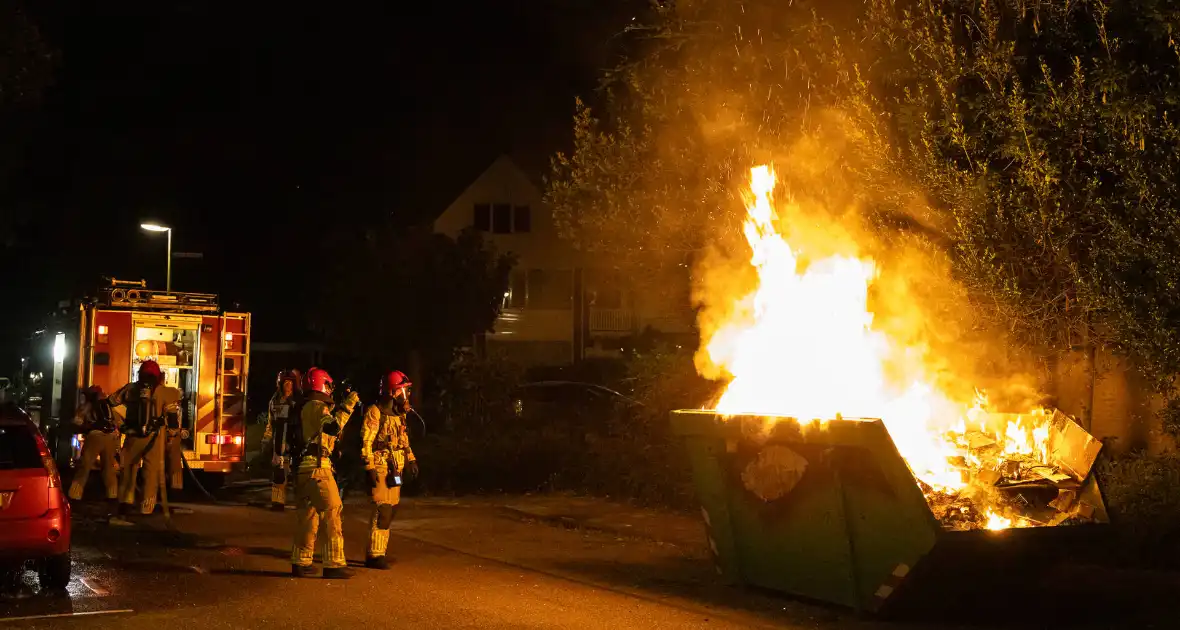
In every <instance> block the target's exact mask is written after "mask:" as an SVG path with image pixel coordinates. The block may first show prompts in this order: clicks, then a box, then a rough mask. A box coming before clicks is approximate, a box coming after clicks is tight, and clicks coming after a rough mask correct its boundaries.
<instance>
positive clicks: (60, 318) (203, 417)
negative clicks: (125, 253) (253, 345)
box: [25, 279, 250, 483]
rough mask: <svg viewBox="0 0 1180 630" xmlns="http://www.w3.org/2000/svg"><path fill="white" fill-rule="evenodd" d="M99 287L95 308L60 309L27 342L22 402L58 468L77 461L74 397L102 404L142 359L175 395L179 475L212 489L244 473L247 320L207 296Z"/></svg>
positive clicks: (133, 286) (79, 304)
mask: <svg viewBox="0 0 1180 630" xmlns="http://www.w3.org/2000/svg"><path fill="white" fill-rule="evenodd" d="M108 282H109V285H108V286H105V287H103V288H102V289H100V290H99V292H98V297H97V298H86V299H83V300H78V301H76V302H74V303H68V302H67V303H62V304H59V308H58V311H57V312H56V314H55V316H54V317H51V318H50V320H49V322H48V324H47V325H46V327H45V328H43V329H42V330H39V331H37V333H35V334H34V337H33V339H34V344H33V348H32V352H31V356H30V357H29V359H28V361H26V365H27V366H28V367H27V368H26V374H25V380H26V382H27V383H28V391H27V396H26V398H25V402H26V405H27V407H28V411H29V413H30V415H31V416H32V417H33V418H34V420H35V421H36V422H37V423H38V424H39V425H40V426H42V427H43V430H45V432H46V433H48V434H49V435H50V437H51V438H52V442H53V443H54V445H55V447H56V453H57V458H58V460H59V461H62V462H63V463H67V464H69V463H72V462H73V460H74V459H76V457H77V454H78V452H79V449H80V441H79V440H80V437H79V436H76V435H74V434H73V432H72V430H71V429H70V423H71V421H72V420H73V416H74V411H75V409H76V408H77V406H78V405H79V404H80V402H81V400H82V391H83V390H84V389H86V388H88V387H91V386H93V385H98V386H100V387H102V390H103V392H104V393H106V394H107V395H109V394H111V393H112V392H114V391H115V390H117V389H118V388H120V387H122V386H123V385H126V384H127V383H129V382H132V381H134V380H136V378H137V377H138V373H139V366H140V365H142V364H143V362H144V361H147V360H149V359H151V360H154V361H156V362H157V363H158V364H159V365H160V369H161V371H162V372H163V374H164V382H165V384H166V385H170V386H172V387H176V388H178V389H180V391H181V392H182V394H183V398H182V404H181V424H182V426H183V428H185V429H187V430H188V434H189V437H188V438H187V439H186V440H185V441H184V458H185V461H186V462H187V463H188V466H189V467H190V468H191V469H193V470H197V471H204V472H205V473H208V474H210V475H211V477H210V480H211V481H213V482H214V483H216V482H217V481H219V480H224V474H225V473H229V472H232V471H235V470H239V469H242V468H244V467H245V462H244V461H243V460H244V458H243V455H244V452H245V436H246V418H247V416H246V393H247V392H246V383H247V376H248V374H249V370H250V314H249V313H240V312H230V311H223V310H221V308H220V307H219V305H218V301H217V296H216V295H213V294H207V293H183V292H176V291H155V290H151V289H148V288H147V283H146V282H144V281H142V280H140V281H134V282H131V281H122V280H116V279H108ZM116 411H118V410H116ZM219 473H220V474H219ZM213 475H215V476H213Z"/></svg>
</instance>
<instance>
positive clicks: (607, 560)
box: [0, 492, 836, 630]
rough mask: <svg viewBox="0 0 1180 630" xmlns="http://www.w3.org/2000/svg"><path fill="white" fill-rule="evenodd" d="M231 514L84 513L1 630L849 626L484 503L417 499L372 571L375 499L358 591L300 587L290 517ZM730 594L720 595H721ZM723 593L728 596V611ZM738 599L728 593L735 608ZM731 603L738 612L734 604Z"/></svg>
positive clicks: (661, 556) (350, 523) (202, 505)
mask: <svg viewBox="0 0 1180 630" xmlns="http://www.w3.org/2000/svg"><path fill="white" fill-rule="evenodd" d="M249 494H250V493H249V492H237V493H234V492H230V493H229V497H228V499H229V500H228V501H225V502H221V503H217V504H214V503H212V502H208V501H206V502H185V503H180V504H178V505H176V506H175V507H177V508H178V510H177V512H178V513H177V514H175V515H174V517H173V526H174V528H175V529H169V528H168V527H167V526H166V524H165V522H164V519H163V518H162V517H161V516H154V517H150V518H148V519H146V520H145V521H143V522H141V523H139V524H137V525H136V526H135V527H132V528H120V527H112V526H110V525H109V524H107V523H106V515H105V513H104V510H101V509H94V508H92V507H83V508H81V509H78V510H77V513H76V518H75V529H74V544H73V556H74V562H75V565H74V578H73V580H72V581H71V582H70V585H69V588H68V590H67V592H65V593H61V594H52V593H40V592H37V590H36V578H35V576H34V575H33V574H32V573H28V574H26V586H27V588H26V591H25V593H23V594H21V596H11V595H9V596H7V597H5V598H3V599H0V624H4V625H5V626H13V627H36V628H67V627H69V628H73V627H92V626H94V627H108V626H115V625H117V626H118V627H120V628H152V629H153V630H159V629H160V628H161V627H167V628H174V627H175V628H187V627H192V628H211V627H213V628H217V627H225V628H267V627H283V628H304V627H306V628H313V627H314V628H322V627H325V625H327V626H329V627H349V626H357V625H360V624H365V625H372V626H402V627H404V626H406V625H407V624H409V625H415V626H418V627H430V628H501V627H502V628H611V629H612V630H613V629H617V628H619V627H627V628H703V627H709V628H751V627H774V628H796V627H814V626H816V625H818V624H820V623H823V624H824V625H829V624H830V623H831V622H832V621H835V620H836V617H835V616H834V614H833V613H831V612H821V613H820V614H821V615H822V618H821V617H815V616H814V615H815V611H813V609H812V608H811V607H804V608H802V609H797V610H792V611H790V614H789V615H784V605H783V602H781V601H778V600H776V599H774V598H765V597H752V598H751V597H748V596H746V595H744V594H741V593H736V592H733V591H728V590H725V589H722V588H721V587H719V586H718V585H715V584H712V566H711V564H710V563H709V562H708V560H707V559H706V558H703V557H696V556H694V555H693V554H689V555H687V556H686V554H685V551H684V550H681V549H677V548H675V547H673V546H670V545H662V544H659V543H657V542H654V541H638V540H624V539H621V538H619V537H616V536H613V535H610V534H607V533H603V532H593V531H590V532H578V531H569V530H566V529H562V528H556V527H548V526H546V525H544V524H540V523H525V522H521V521H519V520H514V519H509V518H505V517H504V516H503V515H502V514H500V513H498V512H497V509H496V508H495V506H493V505H491V504H489V503H488V502H486V501H478V500H477V501H473V502H463V501H429V500H419V501H413V500H410V501H407V503H406V505H405V506H404V508H403V510H402V511H401V512H400V513H399V516H398V520H397V521H396V522H395V525H394V528H393V534H394V535H393V537H392V539H391V542H390V549H391V555H392V556H393V557H394V558H395V562H394V565H393V567H392V568H391V569H390V570H389V571H373V570H367V569H364V568H363V567H361V566H360V561H362V560H363V558H364V545H365V541H366V538H367V523H368V514H367V506H366V505H365V503H364V501H363V500H362V501H351V500H350V501H349V505H347V506H346V509H345V541H346V552H347V555H348V558H349V560H350V564H353V565H354V566H356V567H357V575H356V576H355V577H354V578H353V579H351V580H347V581H335V580H324V579H295V578H292V577H290V573H289V572H290V563H289V559H288V558H289V549H290V541H291V533H292V530H293V528H294V520H295V519H294V514H293V512H291V511H287V512H286V513H276V512H271V511H269V510H265V509H260V508H258V507H252V506H250V505H248V502H249V499H250V497H249V496H248V495H249ZM717 589H721V590H720V591H719V590H717ZM717 593H721V596H720V598H718V596H717ZM725 593H728V595H726V594H725ZM726 597H736V599H730V600H728V601H727V600H726V599H725V598H726Z"/></svg>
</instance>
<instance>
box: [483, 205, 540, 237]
mask: <svg viewBox="0 0 1180 630" xmlns="http://www.w3.org/2000/svg"><path fill="white" fill-rule="evenodd" d="M472 211H473V212H472V219H471V225H472V226H474V227H475V229H476V230H479V231H480V232H491V233H493V234H519V233H527V232H532V231H533V214H532V209H531V208H530V207H529V206H514V205H512V204H510V203H477V204H475V205H474V206H473V207H472Z"/></svg>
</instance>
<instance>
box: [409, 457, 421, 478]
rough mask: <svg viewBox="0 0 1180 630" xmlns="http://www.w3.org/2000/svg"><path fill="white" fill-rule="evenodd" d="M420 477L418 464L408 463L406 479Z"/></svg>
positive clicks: (412, 461) (415, 462)
mask: <svg viewBox="0 0 1180 630" xmlns="http://www.w3.org/2000/svg"><path fill="white" fill-rule="evenodd" d="M417 476H418V462H417V461H414V460H410V461H408V462H406V478H407V479H413V478H415V477H417Z"/></svg>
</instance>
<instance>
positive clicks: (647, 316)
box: [434, 155, 689, 365]
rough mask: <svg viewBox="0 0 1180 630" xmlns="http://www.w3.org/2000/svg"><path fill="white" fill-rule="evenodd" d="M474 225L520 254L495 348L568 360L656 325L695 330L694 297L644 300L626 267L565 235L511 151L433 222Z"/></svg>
mask: <svg viewBox="0 0 1180 630" xmlns="http://www.w3.org/2000/svg"><path fill="white" fill-rule="evenodd" d="M469 227H475V228H476V229H478V230H480V231H482V232H485V238H486V239H487V241H488V242H489V243H490V244H491V245H492V246H494V247H495V248H496V249H497V251H501V252H512V253H513V254H515V255H516V267H515V269H514V271H513V273H512V279H511V282H510V285H509V290H508V291H507V293H505V295H504V309H503V312H502V314H501V315H500V318H499V319H498V320H496V324H495V331H494V332H493V333H491V334H489V335H488V336H487V339H486V341H487V349H488V352H498V353H504V354H506V355H508V356H511V357H513V358H515V359H517V360H519V361H521V362H522V363H525V364H530V365H561V364H568V363H573V362H576V361H579V360H581V359H583V358H587V357H593V356H612V355H617V354H618V344H617V340H618V339H619V338H621V337H625V336H628V335H630V334H632V333H634V332H637V331H640V330H643V329H644V328H646V327H649V326H650V327H653V328H655V329H657V330H662V331H664V332H686V331H687V330H688V321H689V317H688V305H687V304H685V305H683V307H684V308H683V309H678V310H681V311H682V312H680V313H678V314H676V315H669V314H668V313H667V312H661V311H660V309H658V308H656V307H654V306H644V305H643V304H642V302H637V300H636V299H635V295H634V293H633V292H632V291H630V290H629V289H628V286H627V283H626V282H625V280H624V278H623V277H622V276H621V274H619V273H618V272H617V271H614V270H612V269H610V268H609V267H608V266H607V265H603V264H601V263H597V264H596V262H597V261H596V260H595V257H594V256H592V255H587V254H585V253H583V252H579V251H577V250H575V249H574V248H573V247H572V246H571V245H570V244H569V243H567V242H566V241H564V240H562V239H561V238H560V237H559V236H558V233H557V228H556V225H555V224H554V221H553V214H552V212H551V211H550V209H549V208H548V207H546V206H545V204H544V203H543V200H542V194H541V191H540V189H539V188H538V186H537V185H536V184H534V183H533V181H532V180H531V179H529V177H528V176H527V175H526V174H525V173H524V171H523V170H521V168H520V167H519V166H517V164H516V163H515V162H513V161H512V159H511V158H509V157H508V156H506V155H504V156H501V157H499V158H498V159H496V161H495V162H493V163H492V165H491V166H489V167H488V168H487V170H485V171H484V172H483V173H482V174H481V175H480V176H479V177H477V178H476V179H475V181H473V182H472V183H471V184H470V185H469V186H468V187H467V189H466V190H464V191H463V193H462V194H460V195H459V197H458V198H457V199H455V200H454V201H453V202H452V203H451V204H450V206H448V207H447V209H446V210H445V211H443V213H442V214H441V215H440V216H439V217H438V219H437V220H435V222H434V231H435V232H437V233H441V234H446V235H448V236H452V237H453V236H455V235H457V234H458V233H459V232H460V231H462V230H463V229H465V228H469ZM666 310H667V309H664V311H666Z"/></svg>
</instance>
